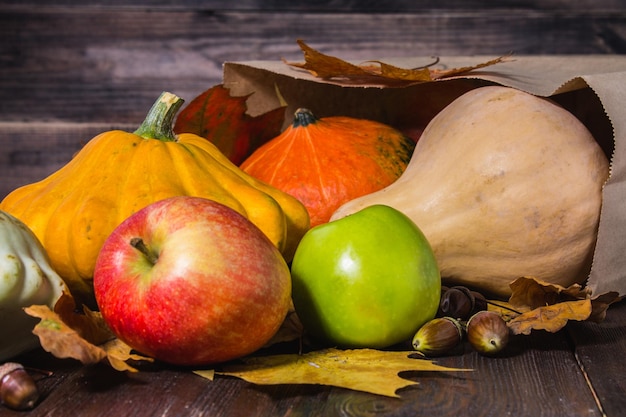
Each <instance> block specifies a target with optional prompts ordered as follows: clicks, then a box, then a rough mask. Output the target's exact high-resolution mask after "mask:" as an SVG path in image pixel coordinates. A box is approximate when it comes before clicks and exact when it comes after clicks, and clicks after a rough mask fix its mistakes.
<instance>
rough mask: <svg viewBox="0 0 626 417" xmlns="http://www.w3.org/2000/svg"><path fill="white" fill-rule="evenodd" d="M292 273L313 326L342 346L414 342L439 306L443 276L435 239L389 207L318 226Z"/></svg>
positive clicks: (308, 326) (296, 297) (303, 313)
mask: <svg viewBox="0 0 626 417" xmlns="http://www.w3.org/2000/svg"><path fill="white" fill-rule="evenodd" d="M291 275H292V291H293V294H292V296H293V301H294V306H295V309H296V312H297V314H298V316H299V317H300V320H301V321H302V324H303V325H304V328H305V330H306V331H307V333H308V334H310V335H311V336H312V337H313V338H314V339H317V340H318V341H320V342H322V343H325V344H330V345H334V346H340V347H352V348H384V347H389V346H392V345H394V344H397V343H400V342H403V341H406V340H409V339H411V338H412V337H413V335H414V334H415V332H416V331H417V330H418V329H419V328H420V327H421V326H422V325H423V324H424V323H426V322H427V321H429V320H431V319H432V318H434V317H435V314H436V313H437V308H438V306H439V297H440V292H441V276H440V272H439V268H438V266H437V262H436V260H435V256H434V254H433V251H432V248H431V246H430V244H429V243H428V241H427V239H426V237H425V236H424V234H423V233H422V232H421V230H420V229H419V228H418V226H417V225H416V224H415V223H414V222H413V221H412V220H411V219H409V218H408V217H407V216H406V215H404V214H403V213H401V212H400V211H398V210H396V209H394V208H392V207H389V206H385V205H373V206H370V207H367V208H365V209H362V210H361V211H358V212H356V213H353V214H351V215H349V216H346V217H344V218H341V219H338V220H334V221H331V222H329V223H324V224H321V225H319V226H316V227H314V228H312V229H310V230H309V231H308V232H307V233H306V234H305V235H304V237H303V238H302V240H301V242H300V244H299V245H298V248H297V249H296V253H295V255H294V259H293V262H292V266H291Z"/></svg>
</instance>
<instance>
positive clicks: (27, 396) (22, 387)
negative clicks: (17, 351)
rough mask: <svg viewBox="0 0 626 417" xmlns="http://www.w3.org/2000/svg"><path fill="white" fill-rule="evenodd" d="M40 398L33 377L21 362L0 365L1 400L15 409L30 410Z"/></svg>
mask: <svg viewBox="0 0 626 417" xmlns="http://www.w3.org/2000/svg"><path fill="white" fill-rule="evenodd" d="M38 400H39V390H38V389H37V385H36V384H35V381H34V380H33V378H32V377H31V376H30V375H29V374H28V372H26V370H25V369H24V367H23V366H22V365H20V364H19V363H15V362H7V363H5V364H3V365H0V402H1V403H2V404H4V405H6V406H7V407H9V408H12V409H14V410H29V409H31V408H33V407H34V406H35V404H36V403H37V401H38Z"/></svg>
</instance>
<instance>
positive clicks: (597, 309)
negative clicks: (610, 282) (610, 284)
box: [587, 291, 622, 323]
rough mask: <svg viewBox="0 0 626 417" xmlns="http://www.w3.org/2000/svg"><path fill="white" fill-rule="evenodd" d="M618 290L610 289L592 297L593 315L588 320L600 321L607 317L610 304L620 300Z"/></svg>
mask: <svg viewBox="0 0 626 417" xmlns="http://www.w3.org/2000/svg"><path fill="white" fill-rule="evenodd" d="M621 299H622V297H620V295H619V293H618V292H615V291H610V292H607V293H604V294H601V295H598V296H596V297H592V298H591V315H590V316H589V318H588V319H587V320H589V321H593V322H595V323H600V322H602V321H603V320H604V319H605V318H606V310H608V308H609V306H610V305H611V304H613V303H615V302H617V301H620V300H621Z"/></svg>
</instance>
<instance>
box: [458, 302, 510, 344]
mask: <svg viewBox="0 0 626 417" xmlns="http://www.w3.org/2000/svg"><path fill="white" fill-rule="evenodd" d="M466 330H467V340H468V341H469V342H470V344H471V345H472V347H473V348H474V349H475V350H476V351H477V352H478V353H481V354H483V355H495V354H496V353H498V352H500V351H501V350H502V349H504V348H505V347H506V345H507V344H508V342H509V327H508V326H507V325H506V322H505V321H504V319H503V318H502V316H501V315H500V314H498V313H496V312H495V311H488V310H483V311H479V312H478V313H476V314H474V315H473V316H472V317H470V319H469V321H468V322H467V326H466Z"/></svg>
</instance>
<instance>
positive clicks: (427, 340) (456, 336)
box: [412, 317, 463, 356]
mask: <svg viewBox="0 0 626 417" xmlns="http://www.w3.org/2000/svg"><path fill="white" fill-rule="evenodd" d="M461 340H463V328H462V327H461V324H460V323H459V322H458V321H457V320H455V319H454V318H452V317H438V318H435V319H432V320H431V321H429V322H427V323H426V324H424V325H423V326H422V327H420V329H419V330H418V331H417V333H415V336H414V337H413V341H412V345H413V349H415V350H417V351H418V352H420V353H421V354H423V355H425V356H438V355H443V354H445V353H447V352H448V351H450V350H451V349H452V348H454V347H456V346H457V345H458V344H459V343H460V342H461Z"/></svg>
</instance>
